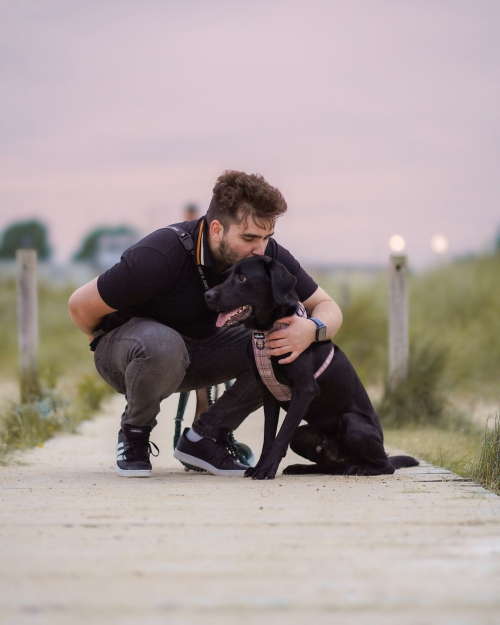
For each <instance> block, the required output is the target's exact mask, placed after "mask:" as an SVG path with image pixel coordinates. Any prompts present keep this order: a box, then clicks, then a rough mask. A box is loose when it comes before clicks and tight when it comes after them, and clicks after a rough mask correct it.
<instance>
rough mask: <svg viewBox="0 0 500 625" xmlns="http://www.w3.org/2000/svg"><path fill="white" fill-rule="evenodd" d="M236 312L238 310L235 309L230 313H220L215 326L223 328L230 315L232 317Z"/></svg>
mask: <svg viewBox="0 0 500 625" xmlns="http://www.w3.org/2000/svg"><path fill="white" fill-rule="evenodd" d="M238 310H239V308H235V309H234V310H232V311H231V312H225V313H220V314H219V316H218V317H217V322H216V324H215V325H216V326H217V327H218V328H222V327H223V326H224V324H225V323H226V321H227V320H228V319H229V317H230V316H231V315H234V314H235V313H236V312H237V311H238Z"/></svg>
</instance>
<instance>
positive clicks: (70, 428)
mask: <svg viewBox="0 0 500 625" xmlns="http://www.w3.org/2000/svg"><path fill="white" fill-rule="evenodd" d="M113 393H114V391H113V389H112V388H111V387H110V386H108V385H107V384H106V383H105V382H104V381H103V380H101V379H100V378H98V377H97V376H96V375H94V376H92V375H88V376H85V377H84V378H83V379H82V380H81V381H80V382H79V383H78V384H77V385H76V393H75V394H74V396H73V397H71V398H68V397H63V396H61V395H60V394H59V393H58V392H56V391H55V390H54V389H44V390H43V391H42V393H41V394H40V396H39V397H34V398H33V399H32V400H31V401H29V402H26V403H22V404H19V403H17V402H10V403H9V404H8V405H7V406H6V407H5V408H4V410H3V412H2V413H0V463H5V462H6V461H7V460H8V458H9V456H10V455H11V453H12V452H13V451H15V450H17V449H26V448H28V447H34V446H35V445H41V444H43V443H44V442H45V441H46V440H48V439H49V438H50V437H51V436H53V434H54V433H55V432H61V431H65V432H74V431H75V430H76V427H77V426H78V424H79V423H81V422H82V421H83V420H85V419H88V418H90V417H91V416H92V413H93V412H94V411H96V410H98V408H99V407H100V405H101V403H102V401H103V400H104V399H105V398H106V397H108V396H109V395H111V394H113Z"/></svg>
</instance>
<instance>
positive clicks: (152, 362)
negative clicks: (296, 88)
mask: <svg viewBox="0 0 500 625" xmlns="http://www.w3.org/2000/svg"><path fill="white" fill-rule="evenodd" d="M249 340H250V330H247V329H246V328H245V327H243V326H236V327H235V328H224V329H222V330H221V331H220V332H218V333H217V334H216V336H214V337H212V338H208V339H202V340H196V339H191V338H188V337H185V336H181V335H180V334H179V333H178V332H176V331H175V330H172V328H169V327H167V326H165V325H163V324H162V323H158V322H157V321H153V320H151V319H144V318H141V317H134V318H132V319H131V320H130V321H128V322H127V323H125V324H124V325H122V326H120V327H119V328H116V330H112V331H111V332H108V334H106V335H104V336H103V337H102V338H101V340H100V341H99V344H98V346H97V349H96V351H95V352H94V361H95V366H96V369H97V371H98V372H99V374H100V375H101V377H102V378H104V380H106V382H107V383H108V384H110V385H111V386H112V387H113V388H114V389H115V390H117V391H118V392H119V393H122V394H124V395H125V399H126V400H127V406H126V408H125V412H124V413H123V416H122V425H125V424H130V425H141V426H150V427H154V426H155V425H156V416H157V415H158V413H159V412H160V403H161V401H162V400H163V399H165V398H167V397H169V396H170V395H172V393H175V392H177V391H190V390H194V389H198V388H205V387H208V386H213V385H215V384H221V383H223V382H226V381H227V380H232V379H233V378H236V382H235V383H234V384H233V386H231V387H230V388H229V389H227V390H226V391H225V392H224V393H223V395H221V397H220V398H219V399H218V400H217V401H216V402H215V403H214V404H213V406H211V407H210V409H209V410H208V411H207V412H204V413H202V414H201V416H200V417H199V419H197V420H196V424H195V426H194V430H195V431H196V432H197V433H198V434H200V435H203V436H213V437H216V436H217V435H218V433H219V431H220V429H221V428H229V429H230V430H235V429H236V428H237V427H238V426H239V425H241V423H242V422H243V421H244V420H245V418H246V417H247V416H248V415H249V414H250V413H251V412H253V411H254V410H256V409H257V408H259V407H260V406H261V405H262V393H261V389H260V384H259V383H258V381H257V380H256V378H255V376H254V373H253V371H252V370H251V368H250V362H249V360H248V357H247V353H246V350H247V346H248V343H249ZM173 416H174V415H173Z"/></svg>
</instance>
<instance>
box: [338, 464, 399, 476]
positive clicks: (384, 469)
mask: <svg viewBox="0 0 500 625" xmlns="http://www.w3.org/2000/svg"><path fill="white" fill-rule="evenodd" d="M393 473H394V467H393V466H392V465H390V464H389V463H387V464H385V465H382V466H374V465H369V464H366V465H358V464H352V465H350V466H348V467H347V469H346V470H345V472H344V475H359V476H364V477H368V476H370V475H372V476H373V475H392V474H393Z"/></svg>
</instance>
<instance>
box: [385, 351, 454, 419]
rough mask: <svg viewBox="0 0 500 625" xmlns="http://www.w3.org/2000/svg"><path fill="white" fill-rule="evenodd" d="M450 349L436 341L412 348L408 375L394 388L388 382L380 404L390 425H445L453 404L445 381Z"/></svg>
mask: <svg viewBox="0 0 500 625" xmlns="http://www.w3.org/2000/svg"><path fill="white" fill-rule="evenodd" d="M446 363H447V351H446V349H443V348H442V347H439V346H437V345H433V344H420V345H416V346H413V347H412V349H411V350H410V360H409V370H408V378H407V379H406V380H403V381H401V382H400V383H399V384H398V385H397V386H396V387H395V388H394V389H391V388H390V385H389V382H388V381H387V382H386V386H385V391H384V396H383V398H382V400H381V402H380V405H379V406H378V407H377V412H378V415H379V417H380V420H381V422H382V424H383V425H384V426H386V427H392V428H395V427H408V426H412V427H415V426H422V425H434V426H436V425H438V426H439V425H441V426H443V425H444V421H445V418H446V416H447V415H448V414H449V410H450V409H449V405H448V401H447V397H446V392H445V389H444V384H443V377H444V371H445V367H446Z"/></svg>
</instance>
